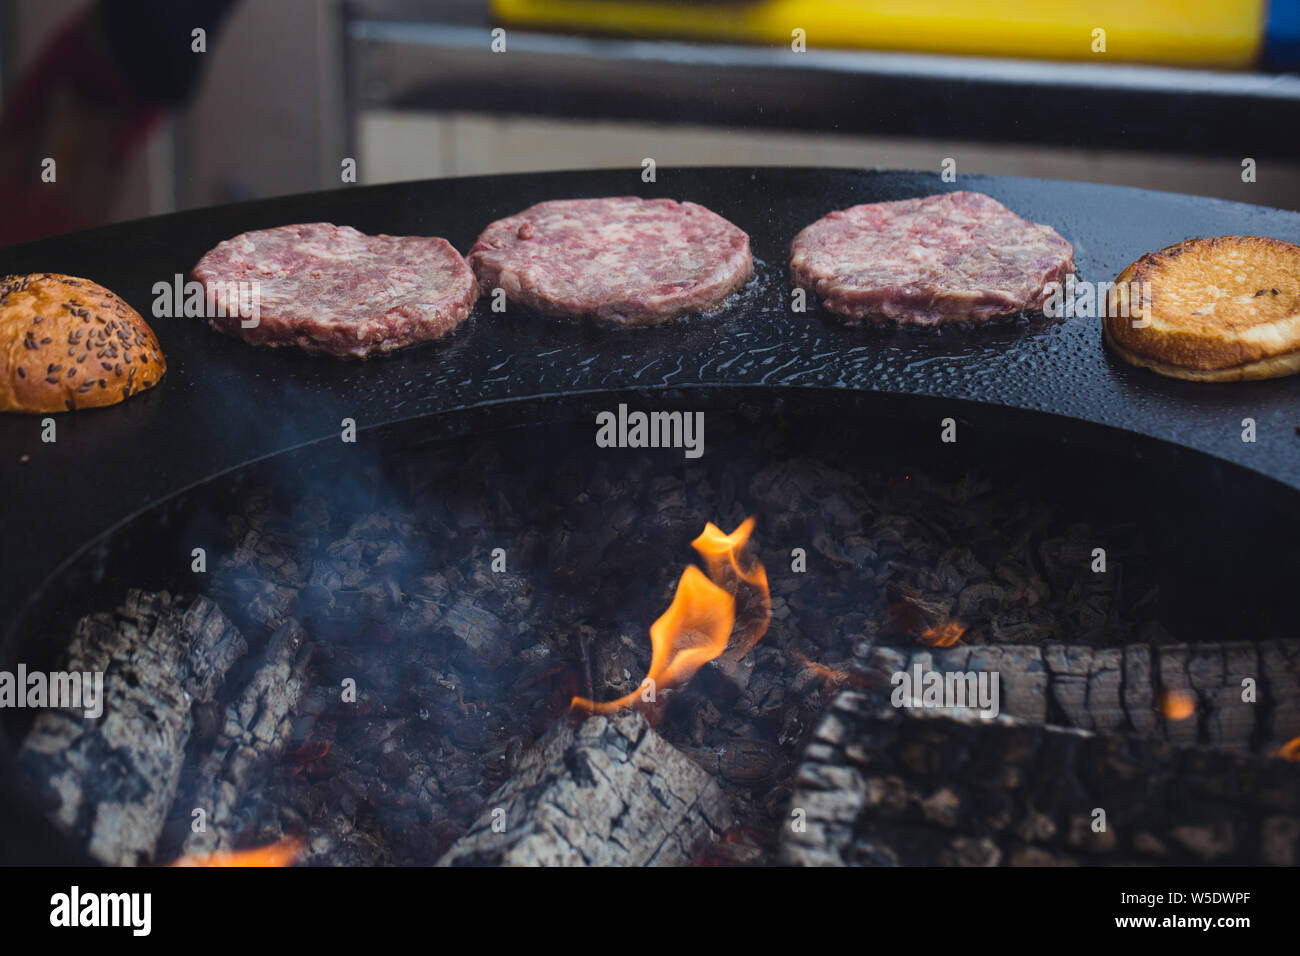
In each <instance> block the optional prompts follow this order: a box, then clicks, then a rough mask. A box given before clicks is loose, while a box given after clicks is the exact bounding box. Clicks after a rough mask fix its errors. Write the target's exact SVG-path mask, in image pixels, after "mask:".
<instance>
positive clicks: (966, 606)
mask: <svg viewBox="0 0 1300 956" xmlns="http://www.w3.org/2000/svg"><path fill="white" fill-rule="evenodd" d="M1006 596H1007V592H1006V589H1005V588H1002V587H999V586H998V585H996V584H994V583H993V582H992V581H983V582H981V583H979V584H972V585H970V586H969V587H967V588H964V589H963V590H962V592H961V593H960V594H958V595H957V618H958V620H961V621H965V622H966V623H968V624H979V623H983V622H985V621H988V620H990V619H991V618H992V617H993V615H994V613H995V612H996V611H997V610H999V609H1000V608H1001V607H1002V605H1003V602H1005V600H1006Z"/></svg>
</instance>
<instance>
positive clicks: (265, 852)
mask: <svg viewBox="0 0 1300 956" xmlns="http://www.w3.org/2000/svg"><path fill="white" fill-rule="evenodd" d="M304 845H305V844H304V843H303V841H302V840H301V839H300V838H299V837H285V838H284V839H282V840H279V841H277V842H275V843H272V844H270V845H269V846H262V847H257V848H256V849H252V850H230V851H227V852H224V853H211V854H208V855H207V856H183V857H181V858H180V859H179V860H176V861H175V862H174V863H172V864H171V865H172V866H223V867H224V866H293V864H294V861H295V860H297V859H298V855H299V854H300V853H302V851H303V847H304Z"/></svg>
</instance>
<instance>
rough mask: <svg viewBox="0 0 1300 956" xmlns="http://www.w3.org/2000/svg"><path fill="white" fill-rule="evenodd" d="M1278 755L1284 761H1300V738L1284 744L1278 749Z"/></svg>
mask: <svg viewBox="0 0 1300 956" xmlns="http://www.w3.org/2000/svg"><path fill="white" fill-rule="evenodd" d="M1277 755H1278V756H1279V757H1281V758H1282V759H1283V760H1297V761H1300V737H1296V738H1295V739H1294V740H1288V741H1287V742H1286V743H1284V744H1283V745H1282V746H1281V747H1279V748H1278V751H1277Z"/></svg>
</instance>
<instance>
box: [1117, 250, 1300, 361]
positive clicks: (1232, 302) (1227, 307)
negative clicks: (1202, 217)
mask: <svg viewBox="0 0 1300 956" xmlns="http://www.w3.org/2000/svg"><path fill="white" fill-rule="evenodd" d="M1134 283H1140V284H1141V285H1137V286H1135V285H1133V284H1134ZM1115 285H1116V292H1115V293H1112V295H1111V298H1110V302H1109V305H1110V308H1108V309H1107V310H1106V316H1105V317H1104V318H1103V319H1102V332H1103V335H1104V337H1105V340H1106V344H1107V345H1108V346H1109V347H1110V348H1111V350H1112V351H1113V352H1114V353H1115V354H1116V355H1118V356H1119V357H1120V358H1122V359H1123V360H1124V361H1126V362H1128V363H1130V364H1132V365H1138V366H1142V367H1144V368H1149V369H1152V370H1153V371H1155V372H1158V373H1160V374H1161V375H1168V376H1170V377H1172V378H1183V379H1190V380H1193V381H1198V382H1231V381H1244V380H1247V379H1260V378H1277V377H1278V376H1282V375H1291V374H1294V373H1295V372H1297V371H1300V246H1296V245H1293V244H1292V243H1289V242H1283V241H1282V240H1280V239H1268V238H1264V237H1261V236H1219V237H1217V238H1213V239H1189V240H1188V241H1186V242H1180V243H1178V244H1177V245H1173V246H1169V247H1168V248H1167V249H1161V250H1160V251H1159V252H1149V253H1147V254H1146V255H1145V256H1143V257H1142V258H1141V259H1139V260H1138V261H1137V262H1135V263H1133V264H1132V265H1131V266H1129V267H1128V268H1127V269H1125V270H1124V271H1123V272H1121V273H1120V275H1119V278H1118V279H1116V281H1115ZM1132 289H1140V290H1144V291H1145V293H1146V296H1147V300H1146V303H1145V307H1144V308H1142V307H1140V306H1139V304H1138V303H1137V302H1135V301H1134V302H1132V303H1130V302H1128V301H1127V300H1128V299H1129V298H1130V295H1129V292H1130V290H1132ZM1117 305H1118V306H1121V307H1119V308H1117ZM1124 306H1127V309H1125V308H1123V307H1124ZM1139 310H1140V311H1139ZM1124 311H1127V312H1128V316H1129V317H1124V316H1123V312H1124ZM1117 313H1119V314H1117ZM1135 314H1138V316H1139V317H1138V318H1137V319H1136V320H1135V319H1134V318H1133V317H1132V316H1133V315H1135Z"/></svg>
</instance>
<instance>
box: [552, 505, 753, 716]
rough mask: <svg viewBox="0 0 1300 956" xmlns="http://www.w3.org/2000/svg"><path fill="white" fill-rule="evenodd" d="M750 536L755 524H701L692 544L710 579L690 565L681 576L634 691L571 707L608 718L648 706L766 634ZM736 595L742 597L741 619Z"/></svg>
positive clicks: (653, 632)
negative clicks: (748, 550) (727, 528)
mask: <svg viewBox="0 0 1300 956" xmlns="http://www.w3.org/2000/svg"><path fill="white" fill-rule="evenodd" d="M753 530H754V519H753V518H748V519H746V520H745V521H744V523H742V524H741V526H740V527H739V528H737V529H736V530H735V531H733V532H732V533H731V534H729V535H728V534H723V533H722V530H721V529H720V528H718V527H717V526H716V525H714V524H713V523H712V522H710V523H709V524H707V525H705V528H704V533H703V534H701V535H700V536H699V537H698V538H696V539H695V541H694V542H692V544H693V545H694V547H695V549H696V550H697V551H699V553H700V555H701V557H702V558H703V559H704V563H705V566H706V567H707V568H708V569H709V576H708V577H706V576H705V575H704V572H702V571H701V570H700V569H699V568H697V567H695V566H693V565H691V566H688V567H687V568H686V570H685V571H683V572H682V576H681V580H679V581H678V582H677V593H676V594H675V595H674V596H673V603H672V604H671V605H670V606H669V608H668V610H667V611H665V612H664V613H663V616H661V617H660V618H659V620H657V621H655V622H654V624H652V625H651V626H650V646H651V648H652V653H651V657H650V673H649V674H647V675H646V678H645V680H643V681H642V682H641V685H640V687H638V688H637V690H635V691H633V692H632V693H630V694H624V695H623V696H622V697H620V698H618V699H617V700H610V701H594V700H590V699H589V698H586V697H574V698H573V701H572V704H571V707H572V708H573V709H574V710H582V711H586V712H587V713H590V714H608V713H613V712H615V711H618V710H622V709H623V708H625V707H635V706H639V705H643V704H653V703H654V702H655V701H656V700H657V695H658V693H659V692H660V691H662V690H665V689H668V688H670V687H677V686H681V685H683V684H685V683H687V682H688V681H689V680H690V679H691V678H692V677H694V676H695V672H696V671H698V670H699V669H700V668H701V667H703V666H704V665H705V664H707V663H708V662H709V661H711V660H714V659H716V658H717V657H719V656H721V655H722V654H723V652H724V651H725V652H726V653H727V655H728V657H729V658H730V659H732V660H739V659H740V658H741V657H743V656H744V655H745V653H746V652H747V651H749V649H750V648H752V647H753V646H754V645H755V644H756V643H757V642H758V640H759V638H761V637H762V636H763V634H764V633H765V632H766V631H767V626H768V622H769V621H770V620H771V616H772V608H771V599H770V596H769V594H768V589H767V572H766V571H765V570H764V569H763V565H762V564H761V563H759V562H758V561H757V560H754V559H752V558H749V557H748V556H747V555H745V553H744V550H745V545H746V544H747V542H748V541H749V536H750V533H751V532H752V531H753ZM738 594H743V599H742V606H743V610H742V612H741V614H740V615H739V616H738V615H737V612H736V605H737V595H738ZM733 628H734V630H735V632H736V633H735V635H734V639H733V634H732V631H733Z"/></svg>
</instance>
